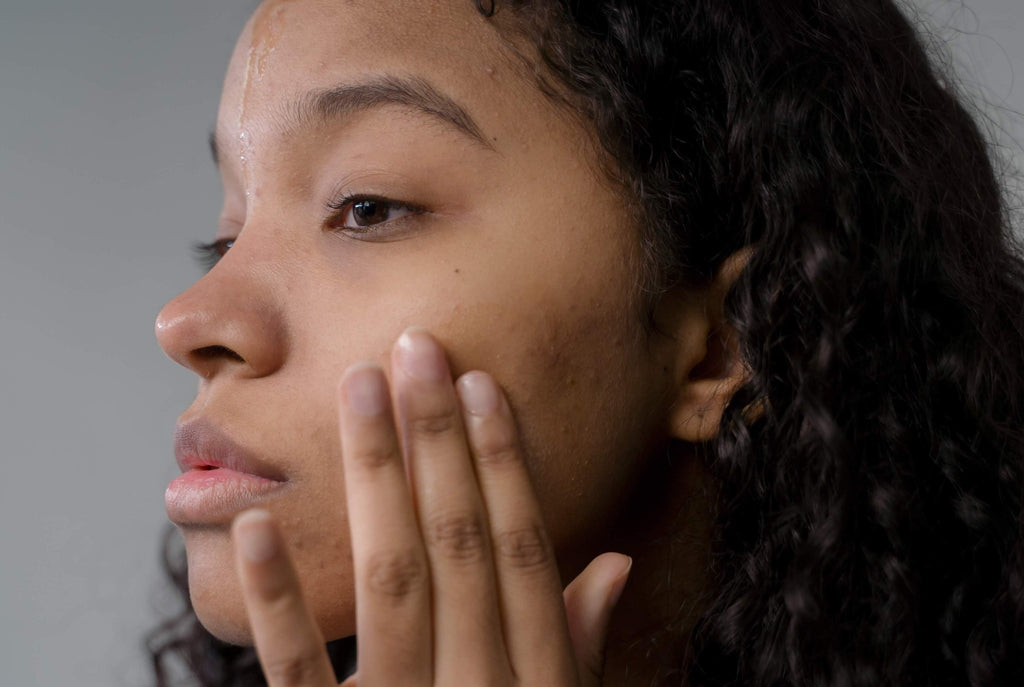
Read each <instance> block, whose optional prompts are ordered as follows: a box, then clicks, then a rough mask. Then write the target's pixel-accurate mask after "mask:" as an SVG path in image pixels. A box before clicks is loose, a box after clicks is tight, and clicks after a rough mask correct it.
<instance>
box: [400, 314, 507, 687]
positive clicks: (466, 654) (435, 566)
mask: <svg viewBox="0 0 1024 687" xmlns="http://www.w3.org/2000/svg"><path fill="white" fill-rule="evenodd" d="M392 360H393V361H394V369H393V370H392V379H393V380H394V381H393V383H394V384H395V386H396V400H397V407H398V414H399V418H400V424H401V427H402V430H403V434H404V436H403V446H404V450H405V455H406V461H407V464H408V466H409V471H410V475H411V481H412V487H413V493H414V501H415V503H416V511H417V514H418V517H419V522H420V528H421V530H422V533H423V539H424V542H425V544H426V550H427V557H428V559H429V561H430V569H431V578H430V579H431V586H432V590H431V591H432V596H433V607H434V614H433V615H434V678H435V683H436V684H484V683H485V681H487V680H488V679H489V678H493V677H495V676H496V675H502V674H505V675H507V674H508V658H507V653H506V651H505V648H504V640H503V638H502V634H501V633H502V630H501V617H500V612H499V610H498V594H497V590H496V577H495V573H494V565H493V561H492V557H491V542H490V537H489V527H488V519H487V513H486V510H485V507H484V502H483V498H482V497H481V495H480V489H479V486H478V485H477V481H476V474H475V472H474V469H473V463H472V460H471V459H470V452H469V448H468V445H467V442H466V435H465V429H464V427H463V422H462V416H461V412H460V410H459V404H458V398H457V396H456V394H455V387H454V385H453V383H452V378H451V372H450V370H449V368H448V364H447V359H446V356H445V353H444V351H443V350H442V349H441V347H440V346H439V345H438V343H437V342H436V341H435V340H434V339H433V337H431V336H430V334H428V333H427V332H426V331H424V330H418V329H413V330H409V331H407V332H406V333H405V334H403V335H402V337H401V338H400V339H399V340H398V343H397V344H396V349H395V355H394V356H393V357H392Z"/></svg>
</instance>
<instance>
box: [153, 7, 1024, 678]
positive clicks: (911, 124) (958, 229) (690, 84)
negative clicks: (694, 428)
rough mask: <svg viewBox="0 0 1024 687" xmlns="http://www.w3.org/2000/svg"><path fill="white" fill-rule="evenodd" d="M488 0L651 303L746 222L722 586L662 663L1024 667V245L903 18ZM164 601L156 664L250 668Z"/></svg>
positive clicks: (715, 453) (811, 670)
mask: <svg viewBox="0 0 1024 687" xmlns="http://www.w3.org/2000/svg"><path fill="white" fill-rule="evenodd" d="M478 8H479V9H480V10H481V12H482V13H483V14H485V15H487V16H490V15H492V14H493V15H494V16H493V18H492V19H490V20H489V21H491V22H492V23H493V25H494V27H495V30H496V31H498V32H501V33H502V35H505V36H515V37H520V38H521V37H525V38H526V39H528V41H529V44H530V45H532V46H533V47H534V48H536V51H537V56H538V58H539V59H538V60H537V70H536V76H537V78H538V82H539V83H540V85H541V87H542V88H543V89H544V91H545V92H546V93H548V94H549V95H550V96H551V97H552V98H553V99H554V100H555V101H556V102H559V103H561V104H562V105H564V106H566V111H567V112H571V113H572V116H576V117H579V118H580V119H581V120H582V121H584V122H585V123H586V124H587V125H588V126H589V127H591V128H592V129H593V131H595V132H596V134H597V137H598V139H599V141H600V143H601V145H602V147H603V150H604V152H605V153H607V158H608V160H609V165H608V168H609V172H610V175H611V177H612V178H613V179H614V180H615V181H617V182H618V183H620V185H621V186H622V188H623V190H624V193H625V194H626V195H627V196H628V198H629V199H630V200H631V201H633V202H635V203H636V204H637V206H638V207H639V208H641V209H642V210H643V213H644V219H645V221H644V223H643V225H644V226H643V232H644V234H643V247H644V255H645V256H646V258H647V260H646V265H645V267H646V269H645V270H644V272H643V275H642V284H641V286H642V288H643V289H644V291H645V293H646V294H648V297H649V299H650V302H652V303H653V302H654V301H655V300H656V299H657V297H658V296H659V295H660V294H662V293H664V292H666V291H667V290H669V289H672V288H677V287H684V288H685V287H686V286H699V285H701V284H706V283H707V282H708V281H709V280H710V279H711V278H712V277H713V276H714V275H715V273H716V271H717V270H718V268H719V267H720V266H721V264H722V262H723V260H724V259H725V258H726V257H728V256H729V255H732V254H733V253H735V252H736V251H738V250H740V249H742V248H744V247H749V248H751V252H750V258H749V262H748V263H747V264H746V267H745V268H744V269H743V271H742V272H741V274H740V276H739V277H738V278H737V280H736V282H735V283H734V284H733V286H732V288H731V289H730V290H729V293H728V295H727V298H726V303H725V316H726V319H727V321H728V322H729V323H730V325H731V326H732V327H733V329H734V330H735V332H736V334H737V340H738V341H739V346H740V352H741V355H742V358H743V360H744V363H745V365H746V367H747V370H748V381H747V382H746V384H745V385H744V386H743V387H742V388H741V389H740V390H739V391H738V392H737V393H736V394H735V396H734V398H733V399H732V402H731V403H730V404H729V406H728V408H727V409H726V411H725V414H724V416H723V418H722V424H721V428H720V430H721V431H720V433H719V436H718V438H717V439H716V440H715V441H713V442H711V443H710V444H709V445H708V446H706V447H702V448H703V449H704V451H705V453H706V456H707V462H708V465H709V467H710V469H711V470H712V472H713V474H714V475H715V477H716V478H717V481H718V483H719V484H720V489H721V504H720V506H719V513H720V523H719V528H720V529H719V532H720V541H718V542H716V552H717V553H716V556H715V562H714V568H713V570H712V574H713V577H714V582H715V586H714V594H713V598H712V600H711V602H710V604H709V606H708V607H707V608H706V610H705V612H704V614H703V616H702V617H701V619H700V621H699V622H698V624H697V626H696V628H695V629H694V631H693V633H692V636H690V637H685V638H682V639H681V644H680V646H679V647H678V650H677V651H675V652H674V653H673V654H672V655H671V656H666V665H665V671H664V673H663V676H662V682H664V683H665V684H679V683H682V682H685V683H686V684H690V685H694V686H711V685H743V686H745V687H769V686H779V685H815V686H826V685H828V686H834V687H854V686H861V685H863V686H867V685H872V686H873V685H971V686H972V687H983V686H984V687H987V686H992V685H1019V684H1024V517H1022V502H1024V358H1022V350H1024V260H1022V256H1021V249H1020V246H1019V245H1017V244H1016V243H1015V242H1014V239H1013V234H1012V227H1011V224H1012V223H1011V221H1010V214H1009V211H1008V209H1007V205H1006V202H1005V199H1004V198H1003V195H1002V192H1001V187H1000V183H999V180H998V178H997V175H996V173H995V171H994V169H993V164H992V160H991V158H990V157H989V152H988V148H987V146H986V142H985V140H984V138H983V136H982V135H981V134H980V132H979V129H978V127H977V125H976V124H975V122H974V120H973V119H972V117H971V115H970V113H969V112H968V111H967V110H966V109H965V107H964V106H963V105H962V104H961V103H960V101H959V98H958V96H957V94H956V92H955V89H954V87H953V86H952V85H951V84H950V83H949V82H948V81H947V80H946V77H945V76H944V75H942V74H940V73H938V72H936V70H935V69H934V67H933V66H932V64H931V63H930V61H929V58H928V55H927V51H926V50H925V48H924V46H923V44H922V42H921V38H920V36H919V35H918V34H917V33H916V31H915V30H914V28H913V26H912V25H911V24H910V22H909V21H908V20H907V18H906V17H904V15H903V14H901V12H900V11H899V10H898V8H897V7H896V6H895V5H894V4H893V3H892V2H891V1H890V0H828V1H826V0H787V1H786V2H769V1H766V0H729V1H723V0H646V1H639V0H634V1H629V0H535V1H532V2H531V1H529V0H508V2H506V3H504V4H499V5H498V6H497V7H495V6H494V4H493V3H492V2H489V1H487V0H484V1H483V2H482V4H481V3H480V2H478ZM750 407H760V408H761V409H762V410H763V412H762V414H761V415H760V416H759V417H758V418H757V419H756V420H753V421H751V420H750V419H749V415H747V414H746V413H745V409H748V408H750ZM177 582H178V583H179V584H180V585H182V586H183V585H184V578H183V577H181V576H180V575H179V577H178V578H177ZM182 628H190V629H189V631H188V632H183V630H182ZM164 629H165V633H164V634H162V635H160V634H157V635H154V636H153V637H151V644H150V648H151V650H152V653H153V655H154V662H155V665H157V667H158V673H159V666H160V665H161V662H162V661H164V659H165V658H166V657H167V656H169V655H172V654H175V653H177V654H179V655H187V656H192V657H193V660H192V662H193V665H196V666H201V665H206V663H209V664H210V665H214V664H216V665H217V666H218V667H217V669H216V670H217V671H221V672H218V673H216V674H217V675H218V676H220V677H218V678H216V679H219V680H220V681H214V680H215V678H203V679H206V680H207V681H204V682H201V684H202V685H212V684H218V685H220V684H231V685H243V684H244V685H250V684H261V683H260V682H259V681H258V680H259V678H258V667H252V668H249V669H243V668H242V667H241V666H244V665H248V666H254V665H255V664H254V662H253V659H252V654H251V651H248V650H241V649H236V648H234V647H231V648H228V647H227V645H219V644H218V643H216V640H213V639H212V638H209V637H208V636H206V637H207V638H205V639H202V641H200V639H199V638H200V637H201V636H202V633H203V632H204V631H203V630H202V629H201V628H200V627H199V626H198V623H196V622H195V620H194V615H191V612H190V609H188V610H186V611H185V613H184V614H183V615H182V617H181V618H180V619H179V621H178V623H177V624H173V623H172V624H170V625H168V626H166V627H165V628H164ZM189 632H191V634H189ZM341 648H345V649H347V650H349V651H351V648H352V647H351V645H344V644H337V645H335V646H334V649H335V651H340V650H341ZM218 661H219V663H218ZM242 670H249V671H250V672H249V673H246V677H244V678H243V677H238V678H237V679H236V680H235V681H234V682H228V681H226V678H224V677H223V676H226V675H235V674H236V673H234V672H231V671H242ZM210 674H213V673H210ZM237 675H239V676H241V675H242V673H241V672H238V673H237ZM249 675H252V677H248V676H249ZM158 684H160V685H163V684H166V682H162V681H158Z"/></svg>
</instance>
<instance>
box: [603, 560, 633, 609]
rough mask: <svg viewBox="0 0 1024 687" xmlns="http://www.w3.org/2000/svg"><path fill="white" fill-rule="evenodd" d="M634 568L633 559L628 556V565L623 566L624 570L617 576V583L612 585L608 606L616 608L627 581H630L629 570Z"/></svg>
mask: <svg viewBox="0 0 1024 687" xmlns="http://www.w3.org/2000/svg"><path fill="white" fill-rule="evenodd" d="M632 569H633V559H632V558H630V557H629V556H626V565H625V566H624V567H623V568H622V572H620V573H619V576H618V577H616V578H615V583H614V584H613V585H612V588H611V591H610V593H609V594H608V606H609V607H610V608H614V607H615V605H616V604H617V603H619V599H620V598H622V592H623V591H624V590H625V589H626V582H628V581H629V572H630V570H632Z"/></svg>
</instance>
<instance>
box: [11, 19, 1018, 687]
mask: <svg viewBox="0 0 1024 687" xmlns="http://www.w3.org/2000/svg"><path fill="white" fill-rule="evenodd" d="M467 1H468V0H467ZM254 5H255V2H254V1H253V0H165V1H163V2H158V1H156V0H91V1H90V2H71V1H70V0H0V334H2V336H0V390H2V394H0V446H2V447H3V448H2V454H0V455H2V472H0V523H2V525H0V585H2V587H0V684H2V685H11V686H14V685H18V686H33V685H40V686H49V685H61V686H64V687H71V686H74V687H92V686H96V687H101V686H102V687H108V686H111V685H113V686H119V685H145V684H147V678H148V677H149V675H148V673H147V668H146V663H145V658H144V653H143V650H142V648H141V643H140V636H141V634H142V633H143V631H144V629H145V628H147V627H149V626H150V625H151V624H152V623H153V622H154V621H155V620H156V618H157V617H158V607H160V606H161V605H166V603H167V600H168V597H167V596H166V594H161V593H160V592H159V590H160V589H161V584H162V582H161V576H160V573H159V569H158V547H157V539H158V535H159V533H160V532H161V530H162V528H163V526H164V512H163V499H162V495H163V490H164V487H165V486H166V484H167V482H168V481H169V480H170V479H171V478H172V477H173V476H174V474H176V469H175V467H174V465H173V456H172V453H171V447H170V443H171V442H170V439H171V431H172V428H173V423H174V419H175V417H176V415H177V414H178V413H179V412H181V411H182V410H183V409H184V408H185V407H187V405H188V403H189V401H190V400H191V397H192V394H193V391H194V387H195V383H194V380H193V377H192V376H191V375H190V374H189V373H187V372H186V371H184V370H182V369H179V368H177V366H175V365H174V364H172V363H171V362H170V361H168V360H167V359H165V358H164V357H163V355H162V353H161V352H160V350H159V348H158V347H157V345H156V343H155V340H154V338H153V334H152V322H153V318H154V317H155V315H156V313H157V311H158V310H159V308H160V306H161V305H162V304H163V303H164V302H165V301H166V300H168V299H169V298H171V297H172V296H174V295H175V294H176V293H177V292H179V291H181V290H182V289H184V288H185V287H186V286H187V285H188V284H189V283H190V282H191V281H192V280H193V279H195V278H196V277H197V276H198V275H199V270H198V268H197V267H196V266H195V265H194V264H193V263H192V261H191V258H190V256H189V244H190V242H192V241H194V240H196V239H201V238H209V237H211V236H212V234H213V232H214V230H215V222H216V217H217V213H218V209H219V205H218V204H219V198H218V196H219V186H218V181H217V177H216V175H215V173H214V170H213V166H212V164H211V162H210V160H209V153H208V151H207V148H206V141H205V139H206V134H207V132H208V130H209V129H210V127H211V125H212V124H213V121H214V117H215V113H216V107H217V99H218V93H219V90H220V83H221V79H222V74H223V70H224V68H225V66H226V64H227V59H228V57H229V55H230V51H231V47H232V44H233V42H234V39H235V35H236V33H237V32H238V30H239V29H240V28H241V26H242V24H243V23H244V20H245V17H246V15H247V14H248V12H249V11H250V10H251V9H252V8H253V6H254ZM917 6H918V7H919V8H923V13H924V14H923V16H924V17H926V18H930V22H931V23H932V25H933V27H935V32H936V35H938V36H939V37H941V38H943V39H945V40H949V41H951V42H952V44H953V46H954V54H955V59H954V62H955V64H956V65H957V70H958V74H959V76H960V77H961V79H962V80H963V81H964V82H965V87H966V88H967V90H968V92H969V93H971V94H973V95H974V96H975V97H976V98H981V99H983V100H984V101H986V102H987V103H988V104H987V105H986V106H985V110H984V111H985V112H986V113H987V117H988V118H989V122H990V124H989V125H988V126H989V127H990V128H991V129H992V130H993V133H994V135H995V136H997V137H998V140H999V142H1000V146H1001V149H1002V150H1003V154H1004V157H1005V158H1006V159H1007V160H1008V161H1009V162H1010V163H1012V164H1013V165H1016V166H1017V167H1018V168H1019V167H1020V163H1021V160H1022V159H1024V156H1022V155H1021V153H1020V146H1019V145H1018V144H1015V143H1014V142H1013V139H1016V141H1024V123H1022V119H1021V118H1020V116H1018V115H1015V114H1014V111H1016V112H1020V111H1022V110H1024V85H1021V84H1017V85H1015V84H1014V76H1015V75H1017V76H1018V78H1021V76H1022V75H1024V40H1022V39H1024V2H1021V0H967V1H966V2H960V1H959V0H957V1H952V0H918V1H917ZM1017 188H1019V185H1018V186H1017Z"/></svg>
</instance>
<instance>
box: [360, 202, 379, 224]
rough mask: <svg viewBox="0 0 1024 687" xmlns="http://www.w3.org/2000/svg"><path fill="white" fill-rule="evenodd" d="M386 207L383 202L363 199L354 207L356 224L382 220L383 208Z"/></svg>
mask: <svg viewBox="0 0 1024 687" xmlns="http://www.w3.org/2000/svg"><path fill="white" fill-rule="evenodd" d="M383 207H384V204H383V203H378V202H377V201H375V200H361V201H359V202H358V203H356V204H355V206H354V207H353V208H352V210H353V213H354V214H355V218H356V224H358V225H360V226H366V225H367V224H373V223H374V222H382V221H383V218H381V217H380V216H379V215H380V214H381V209H382V208H383Z"/></svg>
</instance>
